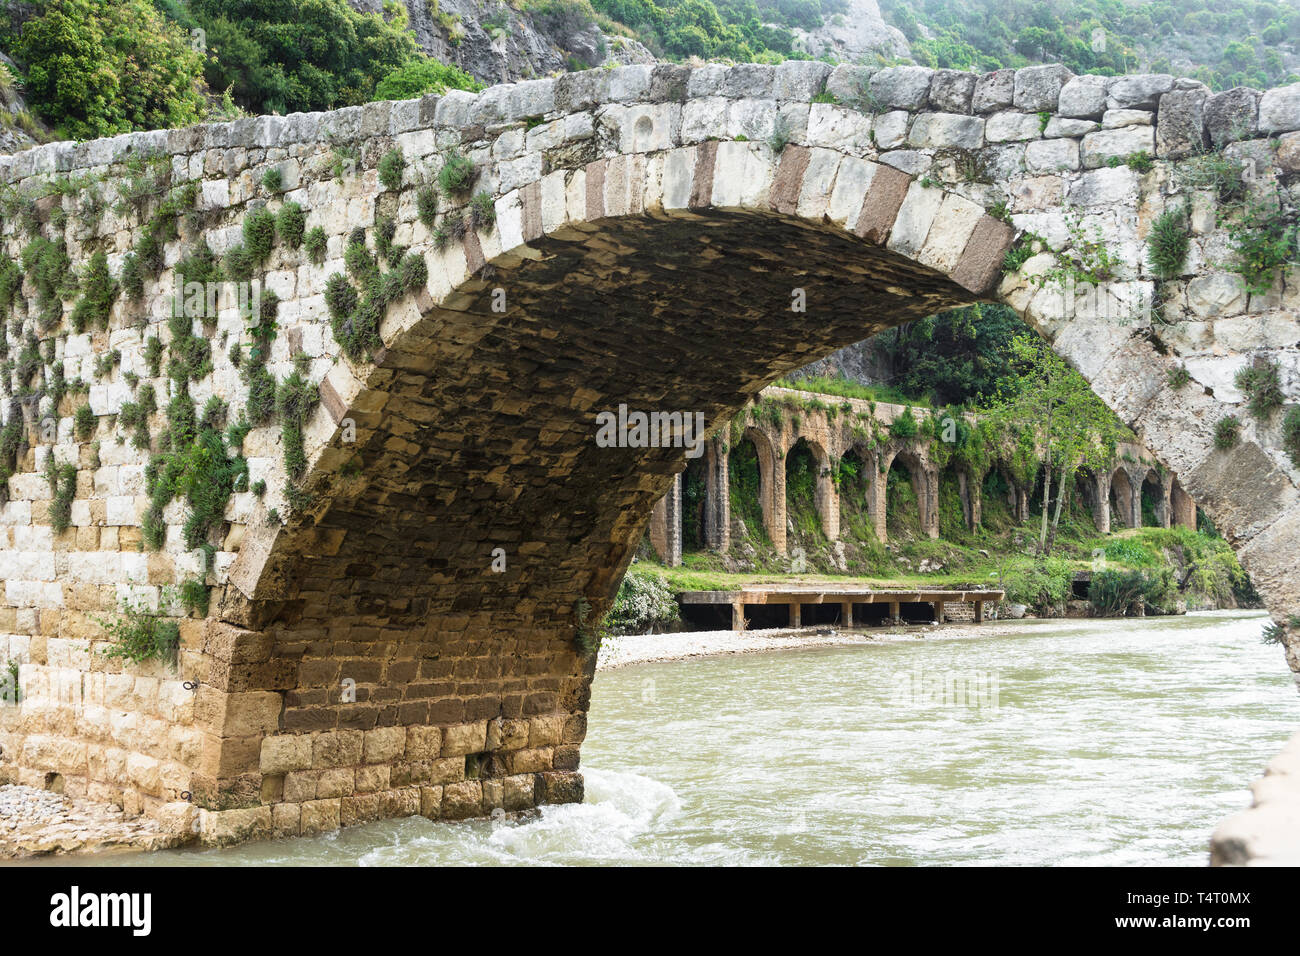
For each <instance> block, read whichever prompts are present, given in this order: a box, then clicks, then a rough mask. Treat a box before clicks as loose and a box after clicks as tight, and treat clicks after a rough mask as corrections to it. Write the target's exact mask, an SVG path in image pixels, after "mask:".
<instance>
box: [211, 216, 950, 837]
mask: <svg viewBox="0 0 1300 956" xmlns="http://www.w3.org/2000/svg"><path fill="white" fill-rule="evenodd" d="M529 248H530V252H529V254H528V255H526V256H521V255H518V254H516V255H503V256H500V257H498V259H497V260H496V261H494V262H487V263H486V264H485V265H486V268H484V267H480V268H479V269H478V270H477V272H476V273H475V274H474V275H473V276H471V277H470V278H469V279H468V280H467V281H466V282H465V283H463V284H462V285H461V286H460V287H459V288H457V289H456V290H455V291H454V293H453V295H452V296H451V297H449V298H451V299H452V300H453V301H454V302H455V304H456V308H444V307H440V306H438V305H436V304H434V303H432V302H431V301H429V300H428V299H427V298H426V299H424V301H423V306H424V308H422V309H421V308H420V304H419V303H416V302H412V303H411V307H412V308H413V309H415V310H417V311H419V313H420V314H419V317H418V319H414V318H413V319H412V321H411V324H410V325H409V327H407V328H404V329H403V330H402V331H400V332H397V333H395V334H394V335H392V336H391V338H390V339H389V340H388V341H387V343H386V347H385V349H384V351H383V353H382V354H380V355H378V356H376V360H375V362H374V365H373V369H371V370H369V371H368V372H367V373H366V374H368V375H369V379H368V380H367V381H368V383H370V385H371V387H367V388H365V389H363V390H361V391H359V392H358V393H357V394H356V395H354V396H353V398H352V401H351V403H350V404H348V405H347V406H346V407H345V406H344V404H343V402H342V400H341V399H340V398H338V397H336V396H334V395H333V394H332V387H331V386H330V384H329V380H328V379H327V383H326V385H325V386H324V388H323V390H322V393H323V403H322V404H323V408H322V410H321V413H320V414H321V415H322V416H324V415H328V416H330V418H329V422H328V425H333V426H335V431H336V432H337V434H335V435H333V436H331V438H330V440H329V442H327V443H326V444H325V445H324V447H323V448H322V449H321V452H320V457H319V458H318V460H317V464H316V474H315V476H314V477H313V478H309V480H308V481H307V483H306V487H307V488H308V490H309V493H311V494H312V495H314V496H315V499H314V502H313V503H312V504H311V505H309V506H308V509H307V513H306V514H305V515H303V516H302V517H300V518H299V519H298V520H297V521H296V522H294V523H292V524H291V525H290V526H288V527H287V528H285V529H283V530H280V531H279V532H278V533H276V535H275V538H274V541H273V542H271V543H269V544H268V546H267V547H266V550H265V551H263V552H261V554H262V555H264V558H263V560H264V563H263V564H262V566H261V567H260V569H259V570H258V572H257V577H256V580H255V583H253V584H252V586H251V587H249V588H248V593H247V594H246V595H243V594H241V595H235V596H232V599H231V601H230V603H229V607H228V609H227V610H226V611H225V613H224V617H225V619H226V622H227V626H228V627H229V632H228V633H229V635H230V638H231V639H232V640H235V641H237V642H240V643H244V644H249V645H256V646H257V647H259V648H261V649H262V651H263V652H264V653H265V655H266V660H265V661H264V662H260V666H259V667H258V668H257V669H256V673H257V675H268V676H270V678H271V679H269V680H267V679H260V676H251V677H250V679H249V681H248V682H247V684H246V685H245V686H242V687H241V692H242V693H248V694H253V695H257V696H259V697H261V698H262V699H263V700H264V702H265V705H266V707H267V708H268V712H269V711H270V710H275V700H274V699H273V695H274V696H276V697H279V696H282V697H283V710H282V712H281V713H280V714H279V719H278V721H277V726H276V727H274V728H272V727H271V726H270V725H269V723H268V726H267V727H266V728H265V729H266V731H269V732H271V733H276V732H279V733H282V734H290V735H295V736H301V735H304V734H305V735H311V736H314V737H317V738H319V739H324V740H325V741H326V744H324V746H334V745H335V744H334V742H335V740H336V739H337V738H338V737H339V735H340V734H341V733H342V732H346V731H358V730H360V731H371V730H373V729H376V728H383V727H385V726H393V727H433V726H438V727H443V728H446V727H448V726H451V727H473V728H475V729H473V730H467V731H464V732H465V733H468V734H470V737H469V739H467V740H466V741H465V742H464V744H463V749H464V750H465V754H464V756H466V757H468V758H470V760H471V762H472V763H474V764H475V769H476V770H477V772H478V774H479V776H478V784H477V786H467V787H463V788H462V789H465V790H467V791H474V793H473V794H472V795H467V796H466V800H467V803H466V805H465V806H463V807H462V806H459V805H457V806H446V807H443V808H442V815H443V816H449V817H453V818H454V817H457V816H462V815H471V811H470V806H469V803H470V802H473V801H474V800H481V799H483V798H482V797H481V796H480V794H479V792H478V791H480V790H481V789H482V788H484V787H486V788H487V791H491V792H492V793H491V795H490V796H489V797H488V798H487V799H488V800H489V801H490V802H491V801H493V800H496V801H499V802H500V803H501V804H502V805H506V807H507V809H518V808H519V807H520V806H522V805H523V804H524V802H525V792H526V795H527V799H529V800H534V801H536V802H541V801H542V800H565V799H575V798H576V797H577V795H578V794H579V793H580V790H579V789H577V787H578V784H577V780H578V778H577V777H576V775H575V774H574V773H573V772H574V771H576V770H577V766H578V744H579V743H580V742H581V740H582V736H583V733H584V729H585V712H586V709H587V704H588V686H589V680H590V676H591V666H592V664H593V663H594V659H593V658H591V657H585V656H584V655H583V654H581V653H580V651H579V648H578V644H577V643H576V642H575V633H576V632H578V631H580V630H582V629H583V627H584V626H587V625H594V624H595V623H596V622H597V621H598V620H599V617H600V616H601V615H602V614H603V612H604V610H605V609H606V608H607V606H608V602H609V601H610V599H611V598H612V596H613V593H614V590H615V589H616V587H617V584H618V581H619V580H620V578H621V577H622V574H623V571H624V569H625V568H626V565H627V562H628V561H629V560H630V557H631V554H632V551H633V550H634V548H635V546H636V544H637V543H638V541H639V540H640V539H641V536H642V534H643V532H644V530H645V526H646V521H647V518H648V516H649V513H650V509H651V505H652V504H653V503H654V501H655V500H656V498H658V497H659V496H660V495H662V494H663V492H664V488H665V486H666V484H667V483H668V482H669V481H670V480H671V476H672V475H673V474H675V473H676V472H677V471H679V470H680V469H681V468H683V467H684V465H685V461H686V454H687V452H688V451H689V449H688V448H686V447H683V445H682V442H681V440H680V439H677V440H673V441H671V442H670V443H669V447H602V444H601V443H600V442H599V441H598V440H597V433H598V427H597V415H598V414H599V413H601V412H611V413H613V415H615V416H619V415H622V416H623V418H625V419H626V418H628V417H630V416H633V415H635V414H637V413H640V414H644V415H646V416H651V415H653V414H655V413H679V414H681V415H684V416H689V418H690V420H691V421H692V422H694V421H695V420H696V416H697V415H698V416H702V417H701V418H700V419H699V420H701V421H702V422H703V423H704V425H705V427H706V428H707V429H715V428H717V427H718V426H720V425H722V424H724V423H726V422H727V421H729V420H730V418H731V417H733V416H734V414H735V413H736V412H737V411H738V410H739V409H740V408H741V407H743V405H744V404H745V402H746V401H748V400H749V399H750V398H751V397H752V396H753V395H754V394H755V393H756V392H757V391H758V390H759V389H761V388H762V387H763V386H765V385H767V384H769V383H770V382H771V381H773V380H774V379H776V378H778V377H780V376H781V375H783V374H784V373H786V372H788V371H790V370H792V369H795V368H798V367H801V366H803V365H806V364H807V363H809V362H811V361H813V360H815V359H817V358H819V357H821V356H823V355H825V354H828V353H829V352H831V351H833V350H834V349H836V348H838V347H840V346H842V345H845V344H848V343H850V342H854V341H858V340H860V339H862V338H864V337H866V336H869V335H871V334H874V333H875V332H877V331H880V330H882V329H884V328H886V327H889V326H891V325H893V324H897V323H899V322H904V321H909V320H911V319H916V318H920V317H922V316H924V315H928V314H932V313H933V312H935V311H936V310H937V309H940V308H947V307H952V306H954V305H958V304H962V303H965V302H970V301H972V300H973V299H974V295H973V293H972V292H971V291H970V290H968V289H965V288H962V287H961V286H959V285H957V284H956V283H954V282H953V281H952V280H951V279H949V278H948V277H947V276H945V275H943V274H941V273H939V272H936V271H935V270H933V269H930V268H928V267H925V266H921V265H919V264H917V263H915V262H913V261H912V260H910V259H909V258H907V257H905V256H901V255H898V254H896V253H893V252H890V251H888V250H886V249H883V248H881V247H879V246H876V245H874V244H872V243H870V242H867V241H866V240H864V239H862V238H860V237H856V236H853V235H850V234H846V233H845V232H844V231H843V230H840V229H833V228H827V227H826V226H817V225H813V224H809V223H807V222H805V221H802V220H799V219H797V218H794V217H791V216H788V215H781V214H777V213H772V212H768V213H766V214H762V213H756V212H750V211H738V210H732V211H727V210H714V209H709V210H705V209H701V210H696V211H692V212H690V213H689V214H687V215H683V216H672V217H670V216H666V215H660V216H652V215H642V216H629V217H620V218H605V219H601V220H597V221H596V222H594V223H592V224H591V227H590V228H588V229H584V230H581V231H579V230H573V231H571V232H569V233H568V234H567V235H566V237H565V238H557V237H539V238H538V239H536V240H534V241H533V242H532V243H530V244H529ZM796 289H797V290H800V291H801V293H802V296H801V298H800V305H801V307H800V308H795V307H794V302H795V299H794V298H793V297H792V293H793V292H794V290H796ZM502 293H504V296H503V295H502ZM503 302H504V311H496V310H494V305H495V306H496V308H498V309H499V308H500V307H501V305H502V303H503ZM413 314H414V313H412V316H413ZM379 383H382V384H381V385H380V387H374V385H376V384H379ZM620 409H621V411H620ZM347 419H352V420H353V421H354V422H355V424H356V427H357V440H356V442H355V443H344V442H342V441H341V435H342V429H341V428H339V427H338V426H339V425H340V424H341V423H342V422H344V421H345V420H347ZM328 425H327V426H326V427H328ZM700 437H702V436H700ZM627 438H628V444H632V443H633V442H634V441H635V438H634V437H633V436H632V435H631V432H630V430H629V433H628V436H627ZM661 438H662V436H661ZM661 444H662V442H661ZM341 459H346V460H348V461H350V462H353V463H354V464H353V468H352V471H354V472H355V477H352V478H350V479H347V480H339V479H338V477H337V472H336V469H337V467H338V462H339V461H340V460H341ZM258 554H259V552H258V550H257V549H256V547H250V548H248V549H247V550H246V551H245V553H244V555H243V556H241V561H244V560H251V559H252V558H253V557H255V556H257V555H258ZM241 573H243V569H242V568H241V567H238V566H237V567H236V569H235V570H234V572H233V574H232V576H233V577H234V579H235V580H236V581H240V580H243V579H241V577H240V575H241ZM349 682H350V683H349ZM343 686H347V687H348V688H353V687H354V688H355V700H351V699H346V700H345V699H344V697H343V695H342V694H341V693H340V688H341V687H343ZM484 724H487V730H486V731H485V733H486V734H487V736H486V737H483V739H480V737H481V736H482V734H480V732H479V730H478V728H481V727H483V725H484ZM456 732H460V731H456ZM250 736H251V735H250ZM521 744H525V745H524V746H520V745H521ZM221 746H222V747H223V749H225V750H230V751H231V752H232V753H233V752H236V751H239V752H244V753H247V754H248V755H249V757H248V758H247V762H246V764H245V765H244V766H243V767H242V768H238V767H236V766H235V765H233V764H231V763H227V765H226V772H225V773H223V774H221V775H218V776H213V777H209V778H207V779H204V780H203V781H202V783H201V784H200V785H199V786H196V790H197V791H198V792H200V793H201V794H202V795H203V798H204V800H205V801H208V802H209V803H210V804H211V805H213V806H222V807H229V806H238V805H241V804H244V805H251V804H252V803H253V802H255V801H262V800H264V799H265V797H266V790H267V787H268V786H270V787H272V788H274V789H279V788H281V787H284V788H286V789H285V791H284V797H283V799H285V800H286V801H293V800H298V801H299V802H301V799H302V797H303V796H306V793H305V792H304V793H296V792H295V791H294V787H295V783H296V781H295V779H294V774H295V771H292V770H287V771H285V772H284V773H283V774H278V773H266V772H265V770H266V769H268V768H266V767H264V766H263V765H262V760H261V757H260V753H261V750H260V749H257V753H258V755H259V756H258V757H257V762H256V765H254V761H253V754H254V751H255V749H256V748H254V746H253V741H252V740H251V739H250V740H248V741H246V742H244V744H243V745H241V744H239V743H237V742H236V738H226V739H225V740H224V741H223V742H222V744H221ZM300 746H301V745H300ZM316 746H320V745H318V744H313V749H314V748H315V747H316ZM452 756H453V757H459V756H461V755H459V754H454V753H453V754H452ZM447 759H448V748H447V746H446V744H445V742H444V745H443V747H442V748H441V750H440V751H439V758H438V766H434V767H429V768H425V767H422V766H419V767H414V768H413V769H412V770H410V771H409V772H411V773H414V774H415V775H416V776H414V777H412V778H410V779H409V780H408V781H405V782H413V783H430V782H438V783H451V784H464V783H467V782H468V781H466V780H465V779H464V777H463V776H462V775H461V772H460V771H461V768H460V766H459V763H457V765H456V766H452V765H450V764H448V763H447V762H446V761H447ZM412 763H419V762H418V761H414V762H413V761H409V760H408V761H407V764H408V765H409V764H412ZM236 769H238V770H239V772H231V771H234V770H236ZM269 769H271V770H277V769H279V768H278V767H276V766H274V764H273V765H272V766H271V767H270V768H269ZM281 778H282V779H281ZM507 778H508V781H509V786H510V788H511V793H512V794H513V796H512V797H511V798H510V799H509V800H507V799H506V794H505V790H504V788H505V786H506V782H505V781H506V780H507ZM268 780H269V781H271V782H270V783H268ZM498 787H499V788H501V789H500V790H496V789H495V788H498ZM444 792H448V793H450V794H452V796H449V797H448V799H453V800H454V799H458V796H456V795H457V794H458V793H459V791H455V790H454V788H453V790H452V791H446V788H445V787H444ZM312 798H313V799H319V798H320V791H319V784H318V788H317V791H316V793H314V794H312ZM530 805H531V804H530ZM474 806H475V807H478V806H481V803H475V804H474Z"/></svg>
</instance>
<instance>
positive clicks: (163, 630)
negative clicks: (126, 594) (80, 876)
mask: <svg viewBox="0 0 1300 956" xmlns="http://www.w3.org/2000/svg"><path fill="white" fill-rule="evenodd" d="M171 591H172V589H170V588H163V589H162V596H161V597H160V600H159V604H160V606H161V605H165V604H168V603H170V601H171ZM96 621H97V623H98V624H99V625H100V626H101V627H102V628H103V629H104V631H105V632H106V633H107V634H108V636H109V637H110V638H112V640H113V642H114V643H113V645H112V646H111V647H109V648H107V649H105V650H104V651H103V653H104V654H105V656H107V657H115V658H120V659H123V660H128V661H131V662H132V663H136V664H141V663H144V662H145V661H151V660H157V661H162V662H164V663H174V662H175V660H176V653H177V651H178V650H179V649H180V643H181V633H180V627H179V626H178V625H177V623H176V622H175V621H173V620H170V619H168V618H167V617H166V616H165V615H164V614H163V612H162V611H161V610H160V609H157V608H150V607H149V606H147V605H146V604H145V603H144V602H143V601H140V600H132V599H129V598H124V599H123V600H122V602H121V604H120V605H119V613H118V614H117V615H116V616H115V617H112V618H96Z"/></svg>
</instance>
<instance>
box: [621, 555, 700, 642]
mask: <svg viewBox="0 0 1300 956" xmlns="http://www.w3.org/2000/svg"><path fill="white" fill-rule="evenodd" d="M680 620H681V613H680V610H679V609H678V606H677V597H676V593H675V592H674V590H673V588H672V586H671V585H670V584H669V583H668V579H667V578H666V577H664V575H663V574H661V573H659V572H655V571H648V570H647V571H642V570H641V569H640V568H639V567H638V568H633V569H632V570H631V571H629V572H628V574H627V575H626V576H625V577H624V578H623V581H622V583H620V584H619V586H618V594H616V595H615V597H614V604H613V606H612V607H610V609H609V613H608V614H606V615H605V621H604V626H605V628H606V629H608V631H609V632H610V633H612V634H648V633H650V632H652V631H664V630H668V629H670V628H672V627H673V626H674V625H676V624H677V623H678V622H679V621H680Z"/></svg>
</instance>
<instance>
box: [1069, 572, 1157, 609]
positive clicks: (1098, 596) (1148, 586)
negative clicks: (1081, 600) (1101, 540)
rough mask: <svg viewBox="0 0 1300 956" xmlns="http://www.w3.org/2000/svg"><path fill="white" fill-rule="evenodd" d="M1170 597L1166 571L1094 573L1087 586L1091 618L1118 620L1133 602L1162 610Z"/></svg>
mask: <svg viewBox="0 0 1300 956" xmlns="http://www.w3.org/2000/svg"><path fill="white" fill-rule="evenodd" d="M1169 597H1170V580H1169V573H1168V570H1167V569H1165V568H1160V569H1158V570H1156V571H1152V572H1145V571H1098V572H1097V573H1096V574H1094V575H1093V576H1092V581H1091V583H1090V584H1089V585H1088V602H1089V603H1090V604H1091V605H1092V613H1093V616H1094V617H1122V616H1123V615H1124V614H1125V612H1126V611H1127V610H1128V609H1129V607H1130V606H1131V605H1133V604H1134V603H1135V602H1137V601H1142V602H1143V603H1145V604H1149V605H1151V606H1152V607H1153V608H1156V609H1162V608H1163V607H1164V605H1165V603H1166V602H1167V601H1168V600H1169Z"/></svg>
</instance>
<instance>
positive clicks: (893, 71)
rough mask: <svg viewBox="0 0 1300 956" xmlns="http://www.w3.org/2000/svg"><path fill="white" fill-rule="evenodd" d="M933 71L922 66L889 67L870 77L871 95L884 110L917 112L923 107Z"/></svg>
mask: <svg viewBox="0 0 1300 956" xmlns="http://www.w3.org/2000/svg"><path fill="white" fill-rule="evenodd" d="M933 73H934V71H933V70H929V69H927V68H925V67H923V66H891V67H888V68H886V69H883V70H881V71H880V72H878V73H876V74H875V75H874V76H872V77H871V94H872V96H874V97H875V98H876V101H877V102H878V103H879V104H880V106H881V107H882V108H884V109H894V110H919V109H921V108H922V107H924V106H925V102H926V97H927V95H928V94H929V91H930V77H931V76H932V75H933Z"/></svg>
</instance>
